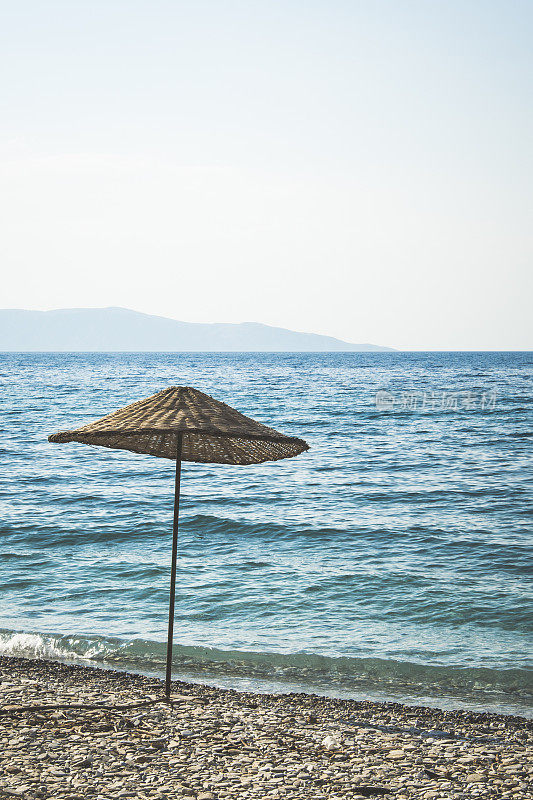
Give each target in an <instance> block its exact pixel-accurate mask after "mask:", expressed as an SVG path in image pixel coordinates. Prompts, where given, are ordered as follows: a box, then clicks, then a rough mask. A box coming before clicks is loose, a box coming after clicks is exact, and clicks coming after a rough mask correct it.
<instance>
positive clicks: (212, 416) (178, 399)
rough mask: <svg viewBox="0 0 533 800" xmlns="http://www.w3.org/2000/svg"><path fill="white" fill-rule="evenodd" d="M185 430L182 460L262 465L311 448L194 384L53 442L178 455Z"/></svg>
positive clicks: (172, 389) (53, 438)
mask: <svg viewBox="0 0 533 800" xmlns="http://www.w3.org/2000/svg"><path fill="white" fill-rule="evenodd" d="M180 432H181V434H182V454H181V458H182V460H183V461H197V462H201V463H216V464H260V463H261V462H263V461H277V460H278V459H280V458H290V457H291V456H296V455H298V454H299V453H303V452H304V451H305V450H308V449H309V447H308V445H307V444H306V442H304V441H303V439H297V438H296V437H292V436H285V434H283V433H279V431H276V430H274V429H273V428H268V427H267V426H266V425H262V424H261V423H260V422H255V420H253V419H250V417H245V416H244V414H241V413H240V412H239V411H236V410H235V409H234V408H231V407H230V406H227V405H226V404H225V403H221V402H219V401H218V400H215V399H214V398H213V397H210V396H209V395H208V394H204V393H203V392H199V391H198V390H197V389H192V388H191V387H190V386H171V387H170V388H169V389H164V390H163V391H162V392H158V393H157V394H154V395H153V396H152V397H147V398H146V399H145V400H139V401H138V402H136V403H132V404H131V405H129V406H126V407H125V408H121V409H120V410H119V411H115V412H114V413H113V414H109V415H108V416H107V417H102V419H99V420H98V421H97V422H91V423H90V424H89V425H84V426H83V427H82V428H77V429H76V430H73V431H61V432H60V433H55V434H53V435H52V436H49V437H48V441H49V442H83V444H93V445H100V446H101V447H112V448H116V449H119V450H131V451H132V452H134V453H147V454H148V455H152V456H159V457H160V458H172V459H175V458H176V449H177V438H178V436H177V435H178V434H179V433H180Z"/></svg>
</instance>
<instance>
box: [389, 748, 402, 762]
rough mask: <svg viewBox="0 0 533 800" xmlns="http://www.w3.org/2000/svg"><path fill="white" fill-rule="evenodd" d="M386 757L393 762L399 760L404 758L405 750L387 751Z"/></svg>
mask: <svg viewBox="0 0 533 800" xmlns="http://www.w3.org/2000/svg"><path fill="white" fill-rule="evenodd" d="M388 757H389V758H392V759H393V760H395V761H397V760H398V759H400V758H405V750H389V752H388Z"/></svg>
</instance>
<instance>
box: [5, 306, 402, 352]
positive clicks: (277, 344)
mask: <svg viewBox="0 0 533 800" xmlns="http://www.w3.org/2000/svg"><path fill="white" fill-rule="evenodd" d="M392 349H393V348H391V347H380V346H378V345H374V344H351V343H350V342H343V341H342V340H341V339H334V338H333V337H332V336H320V335H319V334H316V333H297V332H296V331H290V330H287V329H286V328H274V327H272V326H270V325H261V324H260V323H257V322H243V323H240V324H235V325H234V324H231V323H209V324H204V323H199V322H178V320H175V319H168V318H167V317H154V316H152V315H150V314H142V313H140V312H139V311H131V310H129V309H127V308H64V309H59V310H57V311H24V310H22V309H4V310H0V351H11V352H14V351H15V352H24V351H32V350H33V351H41V352H51V351H60V352H76V351H81V352H87V351H89V352H115V351H122V352H124V351H126V352H127V351H129V352H180V351H181V352H190V351H207V352H213V351H219V352H224V351H234V352H239V351H240V352H246V351H266V352H268V351H269V352H276V351H286V352H287V351H288V352H302V351H309V352H316V351H321V352H331V351H367V352H376V351H377V352H379V351H390V350H392Z"/></svg>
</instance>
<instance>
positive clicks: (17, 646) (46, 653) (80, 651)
mask: <svg viewBox="0 0 533 800" xmlns="http://www.w3.org/2000/svg"><path fill="white" fill-rule="evenodd" d="M76 644H77V645H78V647H77V649H72V645H73V641H72V639H71V638H70V637H69V638H67V637H61V636H51V635H49V636H47V635H43V634H39V633H0V655H2V656H18V657H23V658H43V659H54V658H55V659H61V660H64V659H65V660H69V661H70V660H72V661H79V660H80V659H81V660H83V661H92V660H93V659H94V658H95V657H96V656H98V655H99V654H100V653H101V652H102V650H103V649H104V648H103V647H102V646H98V645H96V646H95V645H94V643H92V646H87V647H86V648H84V647H83V646H80V644H81V643H80V642H79V641H78V642H76ZM87 644H88V643H87Z"/></svg>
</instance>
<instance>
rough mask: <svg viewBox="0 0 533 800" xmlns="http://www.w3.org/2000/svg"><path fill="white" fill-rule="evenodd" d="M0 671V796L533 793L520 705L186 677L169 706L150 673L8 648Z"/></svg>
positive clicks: (530, 728) (141, 798) (531, 730)
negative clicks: (491, 708)
mask: <svg viewBox="0 0 533 800" xmlns="http://www.w3.org/2000/svg"><path fill="white" fill-rule="evenodd" d="M0 681H1V686H0V693H1V699H0V704H1V707H2V713H0V741H1V743H2V751H1V753H0V770H1V771H0V797H2V796H5V797H7V796H11V797H13V796H19V797H22V798H24V800H32V799H33V798H36V799H37V798H39V800H41V798H43V799H44V798H50V797H65V798H67V799H68V800H82V798H87V797H94V798H95V800H109V799H110V798H115V797H117V798H119V797H120V798H122V797H124V798H136V800H137V799H138V800H146V798H162V799H164V798H168V800H174V798H185V797H189V798H196V800H224V798H226V800H232V799H233V798H243V800H246V798H250V800H253V799H255V798H263V797H269V798H283V797H287V798H294V799H295V800H296V798H301V797H302V798H303V797H309V798H325V797H327V798H331V800H334V798H346V799H347V798H350V800H351V799H352V798H358V797H370V796H380V797H385V798H387V797H393V796H394V797H395V798H397V800H410V799H411V798H424V800H433V799H434V800H437V798H442V799H443V800H444V799H445V798H446V799H449V798H464V797H467V798H468V797H472V798H476V797H477V798H494V799H495V800H496V798H507V797H509V798H533V791H532V790H531V789H530V788H529V786H531V779H532V778H533V769H532V768H531V767H530V768H529V774H528V766H527V759H528V757H529V758H531V756H533V723H532V722H531V721H529V720H527V719H526V718H524V717H518V716H512V715H503V714H494V713H488V712H485V713H484V712H477V711H470V710H466V709H463V710H441V709H437V708H433V707H425V706H408V705H404V704H402V703H396V702H377V701H368V700H365V701H360V700H348V699H339V698H331V697H326V696H320V695H312V694H295V693H290V694H268V693H257V692H253V691H236V690H234V689H226V688H217V687H213V686H208V685H205V684H200V683H185V682H182V681H173V692H174V695H175V704H174V708H173V709H172V708H170V707H169V706H168V705H167V704H164V703H159V702H153V701H154V699H155V698H157V697H158V696H161V695H162V691H163V682H162V681H161V680H160V679H159V678H156V677H148V676H145V675H142V674H139V673H130V672H119V671H116V670H112V669H108V668H105V669H102V668H100V667H94V666H82V665H77V664H65V663H64V662H59V661H47V660H38V659H35V660H34V659H25V658H19V657H13V656H1V657H0ZM147 700H149V701H150V704H149V705H147V706H143V707H136V708H123V709H119V710H108V709H97V710H94V709H87V708H75V709H74V708H66V709H56V710H49V711H39V710H34V711H21V710H20V708H18V709H17V706H19V707H20V706H21V705H23V706H27V705H41V704H65V703H66V704H72V703H88V704H91V705H92V704H94V703H108V704H110V705H123V706H128V705H130V704H133V703H140V702H143V701H147ZM6 793H7V794H6Z"/></svg>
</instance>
